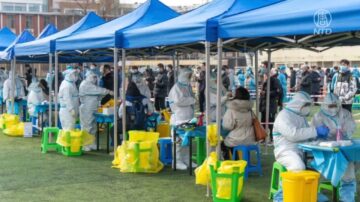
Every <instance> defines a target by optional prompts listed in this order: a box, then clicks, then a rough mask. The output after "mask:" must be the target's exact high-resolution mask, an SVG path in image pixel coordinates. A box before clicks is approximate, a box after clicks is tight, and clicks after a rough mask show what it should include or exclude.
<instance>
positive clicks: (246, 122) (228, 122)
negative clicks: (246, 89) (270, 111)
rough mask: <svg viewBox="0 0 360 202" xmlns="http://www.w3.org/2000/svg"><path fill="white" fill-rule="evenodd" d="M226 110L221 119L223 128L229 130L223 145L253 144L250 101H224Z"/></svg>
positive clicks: (253, 135)
mask: <svg viewBox="0 0 360 202" xmlns="http://www.w3.org/2000/svg"><path fill="white" fill-rule="evenodd" d="M226 106H227V110H226V112H225V115H224V119H223V123H222V124H223V128H224V129H225V130H229V131H230V133H229V135H228V136H227V137H226V138H225V141H224V143H225V145H226V146H228V147H236V146H238V145H249V144H255V134H254V128H253V124H252V111H251V108H252V103H251V102H250V101H247V100H230V101H228V102H227V103H226Z"/></svg>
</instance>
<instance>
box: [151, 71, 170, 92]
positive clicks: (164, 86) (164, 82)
mask: <svg viewBox="0 0 360 202" xmlns="http://www.w3.org/2000/svg"><path fill="white" fill-rule="evenodd" d="M168 84H169V81H168V77H167V75H166V72H165V71H163V72H159V74H158V75H157V76H156V79H155V87H154V96H155V97H162V98H165V97H166V96H167V92H168V91H167V90H168Z"/></svg>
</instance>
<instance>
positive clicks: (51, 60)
mask: <svg viewBox="0 0 360 202" xmlns="http://www.w3.org/2000/svg"><path fill="white" fill-rule="evenodd" d="M52 65H53V54H52V53H49V75H50V78H51V76H52V75H51V72H52ZM50 81H51V83H48V87H49V126H50V127H51V126H52V99H51V91H52V79H50Z"/></svg>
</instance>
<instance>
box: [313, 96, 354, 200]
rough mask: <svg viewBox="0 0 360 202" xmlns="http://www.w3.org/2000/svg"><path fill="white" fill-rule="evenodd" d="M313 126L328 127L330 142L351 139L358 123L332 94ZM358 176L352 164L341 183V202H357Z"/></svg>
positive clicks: (322, 106) (325, 101) (324, 103)
mask: <svg viewBox="0 0 360 202" xmlns="http://www.w3.org/2000/svg"><path fill="white" fill-rule="evenodd" d="M312 125H313V126H315V127H317V126H321V125H326V126H327V127H328V128H329V129H330V133H329V137H328V139H329V140H333V141H335V140H337V139H338V138H339V139H343V140H348V139H351V137H352V134H353V133H354V132H355V130H356V123H355V121H354V119H353V117H352V114H351V112H349V111H348V110H346V109H343V108H342V107H341V101H340V99H339V98H338V97H337V96H336V95H334V94H332V93H330V94H327V95H326V97H325V98H324V102H323V104H322V105H321V110H320V111H319V112H318V113H316V114H315V115H314V117H313V120H312ZM355 193H356V176H355V168H354V163H350V164H349V166H348V168H347V170H346V173H345V175H344V176H343V178H342V179H341V182H340V201H343V202H352V201H355Z"/></svg>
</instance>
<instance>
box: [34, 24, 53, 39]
mask: <svg viewBox="0 0 360 202" xmlns="http://www.w3.org/2000/svg"><path fill="white" fill-rule="evenodd" d="M57 32H58V30H57V28H56V27H55V25H53V24H51V23H50V24H48V25H47V26H46V27H45V28H44V29H43V31H42V32H41V33H40V34H39V36H38V37H37V38H36V39H42V38H45V37H47V36H50V35H52V34H55V33H57Z"/></svg>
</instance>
